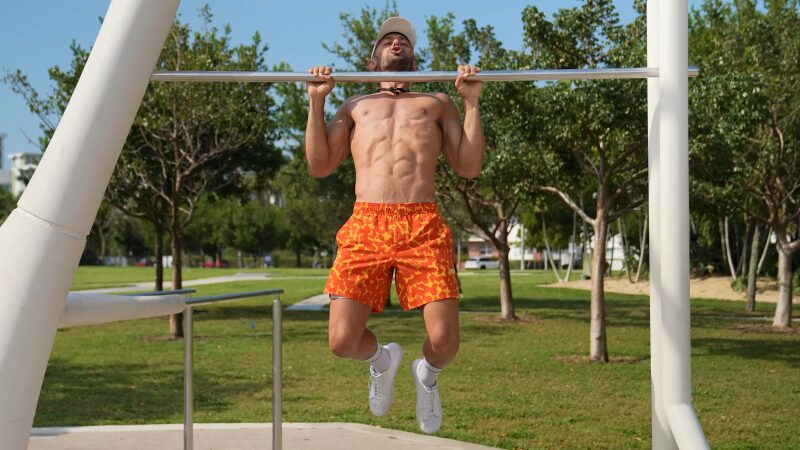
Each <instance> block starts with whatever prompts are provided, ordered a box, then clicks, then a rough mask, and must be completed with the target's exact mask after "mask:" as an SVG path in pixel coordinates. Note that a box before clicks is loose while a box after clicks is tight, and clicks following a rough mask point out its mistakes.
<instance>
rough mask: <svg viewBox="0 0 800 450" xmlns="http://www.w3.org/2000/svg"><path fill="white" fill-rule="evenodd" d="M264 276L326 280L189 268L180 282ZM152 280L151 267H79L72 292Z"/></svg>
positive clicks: (278, 272) (301, 272)
mask: <svg viewBox="0 0 800 450" xmlns="http://www.w3.org/2000/svg"><path fill="white" fill-rule="evenodd" d="M265 272H266V273H268V274H269V275H271V276H276V277H285V276H326V275H327V274H328V271H327V270H322V269H316V270H315V269H237V268H229V269H203V268H199V267H189V268H184V269H183V273H182V275H183V280H184V281H188V280H197V279H200V278H211V277H221V276H226V275H234V274H236V273H265ZM154 279H155V269H154V268H152V267H106V266H80V267H78V271H77V272H76V273H75V278H74V279H73V280H72V290H73V291H79V290H84V289H100V288H107V287H114V286H124V285H131V284H135V283H143V282H152V281H153V280H154ZM164 281H165V282H167V281H172V269H164Z"/></svg>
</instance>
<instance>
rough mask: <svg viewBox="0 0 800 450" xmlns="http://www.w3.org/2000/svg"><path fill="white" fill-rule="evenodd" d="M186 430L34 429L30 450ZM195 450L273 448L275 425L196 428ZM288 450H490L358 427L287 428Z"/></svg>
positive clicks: (173, 442)
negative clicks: (422, 449)
mask: <svg viewBox="0 0 800 450" xmlns="http://www.w3.org/2000/svg"><path fill="white" fill-rule="evenodd" d="M182 448H183V425H180V424H174V425H173V424H166V425H123V426H93V427H58V428H34V429H33V432H32V433H31V440H30V443H29V445H28V450H56V449H58V450H108V449H111V450H180V449H182ZM194 448H195V449H196V450H251V449H252V450H255V449H259V450H263V449H270V448H272V426H271V424H260V423H233V424H227V423H212V424H195V426H194ZM283 448H284V449H287V450H312V449H313V450H317V449H325V450H367V449H369V450H374V449H381V450H395V449H397V450H412V449H413V450H416V449H419V448H425V449H429V448H433V449H452V450H456V449H458V450H480V449H483V450H485V449H491V448H492V447H486V446H482V445H477V444H468V443H465V442H459V441H455V440H452V439H444V438H440V437H436V436H426V435H423V434H415V433H408V432H405V431H397V430H390V429H386V428H379V427H373V426H370V425H363V424H358V423H286V424H284V425H283Z"/></svg>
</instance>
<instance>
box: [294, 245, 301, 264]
mask: <svg viewBox="0 0 800 450" xmlns="http://www.w3.org/2000/svg"><path fill="white" fill-rule="evenodd" d="M302 256H303V252H302V251H301V250H300V249H299V248H296V249H295V250H294V266H295V267H300V266H301V265H302V264H303V260H302V258H301V257H302Z"/></svg>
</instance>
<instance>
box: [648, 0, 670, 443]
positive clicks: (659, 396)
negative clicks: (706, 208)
mask: <svg viewBox="0 0 800 450" xmlns="http://www.w3.org/2000/svg"><path fill="white" fill-rule="evenodd" d="M659 1H660V0H648V2H647V65H648V66H649V67H659V64H658V4H659ZM658 94H659V89H658V79H657V78H650V79H648V80H647V132H648V153H647V170H648V215H649V219H650V221H649V227H650V230H649V235H650V242H649V254H650V379H651V381H652V386H651V391H650V398H651V402H652V405H651V406H652V407H651V410H652V435H653V449H654V450H677V448H678V445H677V444H676V443H675V439H673V438H672V432H671V431H670V429H669V422H668V421H667V410H666V408H665V407H664V394H663V386H664V383H663V375H662V373H663V363H662V352H661V334H662V327H661V272H660V271H661V233H660V225H661V202H660V197H661V195H660V189H661V188H660V183H661V181H660V180H661V178H660V177H659V173H660V170H659V168H660V166H659V156H660V151H659V120H660V116H659V109H658Z"/></svg>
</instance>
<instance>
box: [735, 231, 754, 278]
mask: <svg viewBox="0 0 800 450" xmlns="http://www.w3.org/2000/svg"><path fill="white" fill-rule="evenodd" d="M751 225H752V224H751V223H750V222H747V228H746V229H745V232H744V236H743V237H742V251H741V254H740V255H739V262H738V263H737V264H736V272H737V273H738V274H739V278H744V269H745V267H746V266H745V264H744V262H745V260H746V259H747V255H748V253H747V250H749V246H748V245H747V243H748V242H749V241H748V239H749V238H750V234H751V232H752V226H751Z"/></svg>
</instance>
